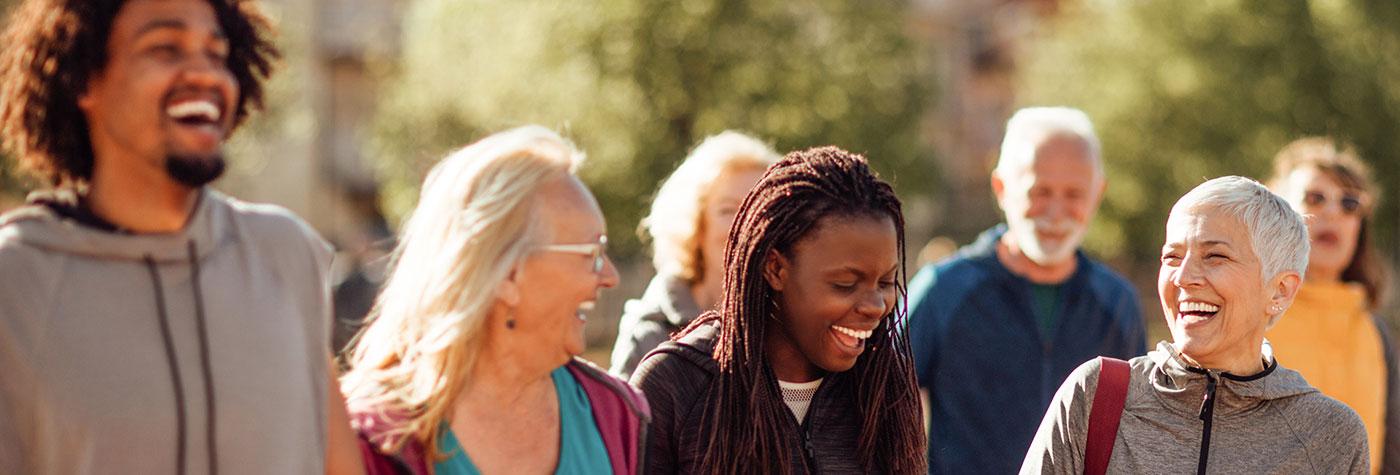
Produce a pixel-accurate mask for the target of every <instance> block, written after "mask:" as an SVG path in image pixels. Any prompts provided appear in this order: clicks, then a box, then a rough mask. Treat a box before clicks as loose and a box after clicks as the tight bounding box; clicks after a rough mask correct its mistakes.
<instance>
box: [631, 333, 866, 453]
mask: <svg viewBox="0 0 1400 475" xmlns="http://www.w3.org/2000/svg"><path fill="white" fill-rule="evenodd" d="M717 337H718V328H717V327H715V326H713V325H707V326H704V327H701V328H697V329H695V330H694V331H692V332H690V333H689V334H687V335H685V336H684V337H682V338H681V339H680V340H678V341H668V342H666V343H663V344H661V346H660V347H657V349H656V350H655V351H652V352H651V353H650V354H648V355H647V356H646V358H644V359H643V360H642V363H641V365H639V366H638V367H637V371H636V372H635V373H633V375H632V384H633V385H634V386H637V387H638V388H640V389H641V390H642V392H643V393H645V394H646V395H647V400H648V402H649V403H650V404H651V414H652V421H651V427H650V431H649V434H648V437H647V449H646V453H647V460H646V470H644V472H645V473H696V472H698V471H699V467H700V460H701V457H702V456H703V455H704V445H703V444H704V437H706V435H708V434H709V433H710V429H709V428H707V427H706V425H707V423H706V421H705V420H704V413H705V407H704V405H705V403H706V401H707V398H706V394H707V393H708V392H709V390H710V383H711V381H713V379H714V377H715V375H716V374H718V372H719V366H718V364H717V363H716V362H715V360H714V358H713V357H712V356H711V354H712V353H713V349H714V344H715V340H716V339H717ZM768 379H769V381H768V383H769V384H772V385H773V386H774V391H777V384H778V382H777V380H776V379H774V378H772V377H771V376H770V377H769V378H768ZM788 415H789V416H791V413H790V412H789V413H788ZM786 420H787V422H788V425H787V426H786V429H787V430H784V431H783V432H784V434H785V437H784V438H785V440H786V442H787V444H788V453H789V454H790V457H791V459H792V460H791V464H792V466H793V467H796V472H797V473H861V472H863V471H864V470H863V469H862V468H861V467H860V460H859V459H858V458H857V456H856V445H857V444H856V442H857V439H858V438H859V437H860V419H859V414H858V411H857V409H856V405H855V392H854V388H853V385H852V381H851V376H850V375H849V374H847V373H835V374H828V375H827V376H826V377H825V378H824V379H823V380H822V383H821V386H820V387H818V388H817V392H816V394H815V395H813V397H812V403H811V406H809V407H808V409H807V417H806V420H805V422H804V423H802V424H798V422H797V418H796V417H788V418H787V419H786ZM775 465H777V464H776V463H769V464H767V466H768V467H773V466H775Z"/></svg>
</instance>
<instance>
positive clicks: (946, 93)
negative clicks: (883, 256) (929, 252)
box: [912, 0, 1061, 243]
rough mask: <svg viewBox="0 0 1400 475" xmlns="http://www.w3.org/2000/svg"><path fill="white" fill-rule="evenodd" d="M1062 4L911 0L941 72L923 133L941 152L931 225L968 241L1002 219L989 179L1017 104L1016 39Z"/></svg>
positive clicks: (918, 33) (1027, 37)
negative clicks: (939, 172) (1008, 120)
mask: <svg viewBox="0 0 1400 475" xmlns="http://www.w3.org/2000/svg"><path fill="white" fill-rule="evenodd" d="M1060 3H1061V2H1060V0H915V1H914V2H913V9H912V11H913V19H912V23H913V35H914V37H915V38H916V39H917V40H918V41H921V42H923V43H925V44H927V45H929V46H930V47H929V48H928V50H929V51H930V52H931V53H930V54H932V55H933V58H932V60H933V63H934V64H935V67H936V68H937V73H936V74H937V76H938V77H939V78H940V79H941V81H940V83H939V84H938V90H937V91H936V92H935V93H934V94H933V97H935V98H936V99H935V100H936V101H937V104H936V105H935V106H934V107H932V108H930V109H929V112H928V117H927V120H925V122H924V133H923V135H924V138H925V140H928V141H929V143H931V144H932V145H933V147H934V149H935V150H936V151H937V152H938V153H937V158H938V160H939V167H940V168H941V170H940V171H941V177H942V183H940V184H939V185H940V186H939V197H940V203H939V206H937V208H938V209H937V210H936V211H935V218H934V221H935V222H934V224H933V227H934V229H937V230H938V231H939V233H941V234H946V235H947V236H949V237H951V238H953V239H954V240H955V241H958V242H961V243H966V242H969V241H970V240H971V238H972V237H974V236H976V235H977V233H980V232H981V231H983V230H984V229H986V228H987V227H989V226H991V225H992V224H994V223H996V222H999V221H1000V220H1001V214H1000V211H999V210H998V209H997V205H996V201H995V199H994V197H993V195H992V187H991V181H990V180H991V170H992V168H993V167H995V165H996V160H997V154H998V153H999V149H1000V147H1001V138H1002V135H1003V134H1004V133H1005V128H1006V120H1007V119H1008V118H1010V117H1011V113H1012V112H1014V109H1015V107H1016V104H1017V102H1016V90H1017V81H1018V78H1017V76H1016V64H1017V53H1018V46H1019V45H1021V44H1023V43H1024V42H1026V41H1032V34H1033V33H1034V29H1035V26H1036V25H1037V24H1038V23H1040V22H1043V21H1045V20H1046V19H1048V18H1050V17H1053V16H1054V15H1056V14H1058V12H1059V11H1060ZM953 210H956V213H954V212H953ZM953 216H956V219H953Z"/></svg>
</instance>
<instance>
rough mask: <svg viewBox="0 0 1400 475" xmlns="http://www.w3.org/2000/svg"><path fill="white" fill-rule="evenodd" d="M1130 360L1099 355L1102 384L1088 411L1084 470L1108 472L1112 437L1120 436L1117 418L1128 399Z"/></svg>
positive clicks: (1094, 473) (1095, 473) (1091, 474)
mask: <svg viewBox="0 0 1400 475" xmlns="http://www.w3.org/2000/svg"><path fill="white" fill-rule="evenodd" d="M1128 377H1129V368H1128V362H1127V361H1123V360H1120V359H1117V358H1110V357H1107V356H1100V357H1099V383H1098V384H1099V387H1098V389H1097V390H1095V391H1094V408H1093V409H1092V410H1091V411H1090V412H1089V437H1088V439H1087V445H1086V446H1085V447H1084V473H1085V474H1086V475H1102V474H1104V473H1108V459H1109V458H1110V457H1112V456H1113V441H1114V439H1116V438H1118V420H1119V419H1120V418H1121V417H1122V416H1123V403H1124V402H1126V401H1127V399H1128Z"/></svg>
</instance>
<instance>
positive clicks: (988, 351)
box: [908, 107, 1146, 473]
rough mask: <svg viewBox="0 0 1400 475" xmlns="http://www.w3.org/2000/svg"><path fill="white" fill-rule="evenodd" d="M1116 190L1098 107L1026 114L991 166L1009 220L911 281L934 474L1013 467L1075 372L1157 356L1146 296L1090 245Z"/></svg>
mask: <svg viewBox="0 0 1400 475" xmlns="http://www.w3.org/2000/svg"><path fill="white" fill-rule="evenodd" d="M1105 185H1106V183H1105V181H1104V174H1103V166H1102V164H1101V162H1100V145H1099V140H1098V137H1097V136H1096V135H1095V134H1094V127H1093V124H1092V123H1091V122H1090V121H1089V118H1088V116H1086V115H1085V114H1084V113H1083V112H1081V111H1079V110H1076V109H1070V108H1063V107H1037V108H1028V109H1022V110H1020V111H1018V112H1016V114H1015V115H1014V116H1012V117H1011V120H1010V121H1008V122H1007V125H1006V138H1005V139H1004V140H1003V142H1002V147H1001V157H1000V159H999V161H998V163H997V167H996V170H995V171H993V172H992V189H993V191H995V192H996V198H997V203H998V205H1000V206H1001V209H1002V211H1003V212H1005V214H1006V224H1004V225H997V226H996V227H994V228H992V229H990V230H987V231H986V232H984V233H982V235H981V236H980V237H979V238H978V239H977V241H976V242H974V243H973V244H971V245H968V246H966V247H964V248H962V249H960V250H959V251H958V253H957V254H955V255H953V256H951V257H950V258H948V259H946V260H944V261H942V262H938V263H935V264H932V265H930V266H928V267H925V268H923V269H922V270H920V271H919V273H918V274H917V275H915V276H914V278H913V280H911V281H910V283H909V327H908V331H909V339H910V342H911V344H912V345H913V349H914V357H915V360H916V371H917V376H918V379H919V386H920V387H922V388H924V389H925V390H927V391H928V393H929V403H930V407H929V412H930V415H931V420H930V421H929V423H928V427H929V444H928V447H929V472H930V473H1015V472H1016V470H1017V468H1018V467H1019V466H1020V459H1021V458H1022V456H1023V455H1024V454H1025V452H1026V448H1027V447H1029V446H1030V443H1031V439H1032V438H1033V437H1034V436H1035V431H1036V426H1037V424H1038V423H1039V421H1040V419H1041V416H1042V415H1044V414H1045V409H1046V407H1048V405H1049V404H1050V400H1051V398H1052V397H1053V396H1054V395H1055V389H1056V388H1058V387H1059V385H1060V383H1061V381H1063V380H1064V378H1065V377H1066V376H1068V375H1069V374H1070V372H1071V371H1073V370H1074V369H1075V368H1076V367H1077V366H1079V365H1080V364H1081V363H1083V362H1084V361H1086V360H1089V359H1091V358H1094V357H1096V356H1099V355H1107V356H1113V357H1117V358H1122V359H1128V358H1131V357H1133V356H1137V355H1141V354H1143V353H1145V352H1146V347H1145V343H1144V342H1145V334H1144V331H1143V323H1142V314H1141V310H1140V308H1139V306H1138V299H1137V293H1136V292H1135V291H1134V290H1133V288H1132V286H1131V285H1129V284H1128V282H1127V281H1126V280H1125V279H1123V277H1121V276H1119V275H1118V274H1116V273H1114V272H1113V271H1112V270H1110V269H1108V267H1106V266H1104V265H1103V264H1101V263H1099V262H1096V261H1093V260H1091V259H1089V258H1088V257H1087V256H1085V255H1084V253H1083V252H1080V251H1079V244H1080V242H1082V240H1083V237H1084V232H1085V230H1086V228H1087V227H1088V225H1089V221H1090V219H1092V218H1093V216H1094V212H1095V210H1097V209H1098V206H1099V201H1100V199H1101V198H1102V197H1103V191H1104V187H1105Z"/></svg>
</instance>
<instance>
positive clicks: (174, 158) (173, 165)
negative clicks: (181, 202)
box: [165, 152, 225, 188]
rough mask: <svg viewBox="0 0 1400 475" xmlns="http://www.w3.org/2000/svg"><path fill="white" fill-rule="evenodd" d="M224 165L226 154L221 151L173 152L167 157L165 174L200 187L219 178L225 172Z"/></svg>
mask: <svg viewBox="0 0 1400 475" xmlns="http://www.w3.org/2000/svg"><path fill="white" fill-rule="evenodd" d="M224 167H225V164H224V154H223V153H221V152H214V153H213V154H210V155H205V156H190V155H174V154H172V155H168V156H166V157H165V174H166V175H169V176H170V178H172V179H174V180H175V181H176V182H178V183H180V184H183V185H185V186H188V187H190V188H199V187H201V186H204V185H207V184H209V182H212V181H214V180H216V179H218V178H219V176H221V175H223V174H224Z"/></svg>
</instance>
